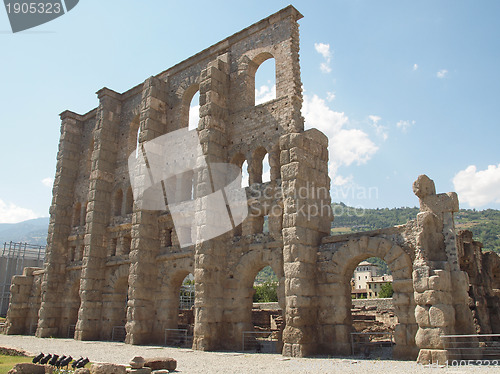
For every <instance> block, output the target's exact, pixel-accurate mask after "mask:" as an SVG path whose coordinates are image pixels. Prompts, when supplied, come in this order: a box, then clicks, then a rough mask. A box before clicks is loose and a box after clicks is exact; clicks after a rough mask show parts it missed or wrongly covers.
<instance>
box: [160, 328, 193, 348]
mask: <svg viewBox="0 0 500 374" xmlns="http://www.w3.org/2000/svg"><path fill="white" fill-rule="evenodd" d="M165 345H166V346H168V347H178V348H191V347H192V346H193V335H189V334H188V330H187V329H165Z"/></svg>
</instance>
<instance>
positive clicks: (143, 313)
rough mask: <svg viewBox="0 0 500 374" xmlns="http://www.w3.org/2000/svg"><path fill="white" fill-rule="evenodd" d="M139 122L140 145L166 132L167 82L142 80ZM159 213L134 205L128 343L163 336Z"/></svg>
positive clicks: (141, 342) (144, 341) (154, 339)
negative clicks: (158, 301)
mask: <svg viewBox="0 0 500 374" xmlns="http://www.w3.org/2000/svg"><path fill="white" fill-rule="evenodd" d="M140 123H141V125H140V126H141V127H140V128H141V131H140V135H139V147H142V144H143V143H144V142H147V141H149V140H152V139H154V138H157V137H158V136H161V135H163V134H165V133H166V132H167V83H166V82H164V81H162V80H161V79H158V78H155V77H150V78H148V79H147V80H146V81H145V82H144V86H143V90H142V102H141V115H140ZM140 151H141V152H142V150H140ZM159 214H160V212H159V211H156V210H143V209H137V207H136V206H135V205H134V212H133V214H132V243H131V248H130V255H129V258H130V272H129V289H128V307H127V324H126V330H127V337H126V342H127V343H129V344H146V343H151V342H152V341H154V342H156V343H162V342H163V339H164V335H163V334H164V332H163V331H153V325H154V321H155V308H154V305H155V292H156V289H157V286H158V285H157V274H158V264H157V263H156V256H157V255H158V253H159V249H160V231H159V226H158V217H159ZM159 312H161V311H159Z"/></svg>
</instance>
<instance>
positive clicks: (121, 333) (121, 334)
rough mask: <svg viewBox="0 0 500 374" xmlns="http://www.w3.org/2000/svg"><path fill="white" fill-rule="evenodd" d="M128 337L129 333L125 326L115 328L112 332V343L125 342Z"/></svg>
mask: <svg viewBox="0 0 500 374" xmlns="http://www.w3.org/2000/svg"><path fill="white" fill-rule="evenodd" d="M126 336H127V331H126V330H125V326H113V329H112V330H111V341H113V342H124V341H125V337H126Z"/></svg>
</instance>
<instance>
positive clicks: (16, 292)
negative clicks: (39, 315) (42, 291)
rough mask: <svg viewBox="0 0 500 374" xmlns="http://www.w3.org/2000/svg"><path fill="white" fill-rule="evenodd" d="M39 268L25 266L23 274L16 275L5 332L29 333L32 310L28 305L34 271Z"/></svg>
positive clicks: (12, 285) (11, 291)
mask: <svg viewBox="0 0 500 374" xmlns="http://www.w3.org/2000/svg"><path fill="white" fill-rule="evenodd" d="M36 270H40V269H39V268H29V267H27V268H24V269H23V274H22V275H14V276H13V277H12V282H11V285H10V300H9V301H10V302H9V310H8V311H7V319H6V327H5V334H7V335H22V334H26V333H29V327H30V326H29V318H28V315H29V314H30V312H31V310H30V309H28V308H27V307H26V304H27V303H29V298H30V295H31V294H32V293H33V291H34V288H35V287H36V285H35V277H34V276H33V272H34V271H36Z"/></svg>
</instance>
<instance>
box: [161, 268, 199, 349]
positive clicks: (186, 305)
mask: <svg viewBox="0 0 500 374" xmlns="http://www.w3.org/2000/svg"><path fill="white" fill-rule="evenodd" d="M169 288H170V290H169V295H165V299H164V302H165V303H168V308H167V310H166V312H167V313H166V314H165V315H164V317H166V319H165V321H164V322H165V323H164V326H165V327H164V345H166V346H170V347H185V348H187V347H191V346H192V344H193V330H194V300H195V288H194V275H193V274H192V273H191V272H189V271H188V270H179V271H177V272H176V274H175V275H174V276H173V277H172V279H171V280H170V287H169Z"/></svg>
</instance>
